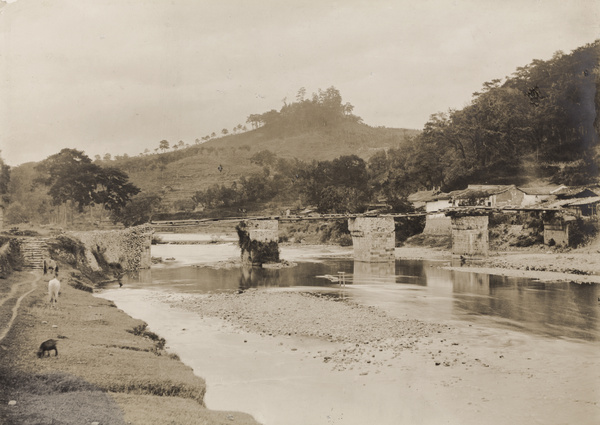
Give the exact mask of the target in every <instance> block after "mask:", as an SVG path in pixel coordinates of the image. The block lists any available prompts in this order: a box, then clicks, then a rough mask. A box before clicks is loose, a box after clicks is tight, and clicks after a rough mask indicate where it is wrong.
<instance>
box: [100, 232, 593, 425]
mask: <svg viewBox="0 0 600 425" xmlns="http://www.w3.org/2000/svg"><path fill="white" fill-rule="evenodd" d="M152 250H153V251H152V255H153V256H160V257H162V258H163V259H167V258H168V259H169V260H166V261H165V262H164V263H163V264H161V265H157V266H154V267H153V268H152V269H151V270H145V271H140V272H139V273H135V274H130V275H128V276H127V277H126V278H125V279H124V281H123V283H124V286H123V288H120V289H108V290H106V291H105V292H104V293H102V294H101V296H103V297H106V298H109V299H112V300H113V301H115V303H116V304H117V306H118V307H120V308H122V309H123V310H125V311H126V312H128V313H129V314H130V315H132V316H134V317H137V318H140V319H142V320H145V321H146V322H148V324H149V326H150V328H151V329H153V330H154V331H156V332H157V333H159V334H161V336H164V337H165V338H166V339H167V344H168V346H169V349H170V350H171V351H174V352H176V353H177V354H179V356H180V357H181V359H182V360H183V361H184V362H185V363H186V364H188V365H190V366H191V367H192V368H193V369H194V371H195V373H197V374H198V375H199V376H202V377H204V378H205V379H206V380H207V386H208V390H207V394H206V403H207V406H208V407H209V408H213V409H218V410H239V411H244V412H248V413H251V414H253V415H254V417H255V418H256V419H257V420H259V421H260V422H262V423H264V424H266V425H272V424H290V425H292V424H330V423H340V424H364V423H377V424H383V425H385V424H398V423H401V424H402V423H406V424H412V423H423V424H429V423H432V424H433V423H442V422H443V423H457V424H458V423H478V421H481V422H480V423H508V422H506V421H510V422H511V423H595V420H596V419H597V418H600V410H598V409H599V404H598V401H600V400H597V397H598V394H599V393H600V388H599V387H600V383H599V382H596V381H595V378H596V377H598V376H599V375H598V373H597V369H596V368H597V367H598V366H599V362H598V360H597V356H595V354H594V353H596V352H598V351H597V349H598V348H600V345H598V341H600V308H599V305H600V303H599V301H598V300H600V288H599V285H590V284H586V285H580V284H575V283H568V282H560V283H557V282H554V283H544V282H540V281H535V280H531V279H518V278H507V277H502V276H495V275H486V274H475V273H471V272H466V271H465V272H461V271H450V270H445V269H443V268H440V265H443V264H444V263H440V262H428V261H414V260H412V261H408V260H397V261H395V262H391V263H384V264H367V263H359V262H354V261H352V259H350V258H348V257H341V256H340V255H343V254H346V255H350V254H351V250H350V249H344V248H326V247H323V248H319V249H317V248H310V249H306V248H293V247H290V248H286V247H284V248H283V249H282V253H281V257H282V258H284V259H286V260H289V261H294V262H296V263H297V264H298V265H297V266H296V267H291V268H285V269H276V270H272V269H244V268H221V269H215V268H209V267H198V265H201V264H203V263H213V262H215V261H222V260H227V259H230V258H232V257H233V258H235V257H237V256H239V249H238V248H237V246H236V244H235V243H233V242H225V243H220V244H199V245H155V246H153V247H152ZM339 272H344V274H345V279H346V282H347V286H345V287H340V285H338V284H337V282H335V281H334V280H335V278H337V277H338V275H339ZM248 288H258V289H261V288H269V289H271V290H273V289H274V290H277V288H281V289H282V290H290V289H292V290H299V291H311V292H322V293H326V294H328V295H330V296H333V297H343V298H348V299H352V300H354V301H356V302H358V303H360V304H364V305H370V306H376V307H378V308H381V309H383V310H384V311H386V312H387V313H388V314H390V315H393V316H398V317H404V318H406V317H407V316H408V317H410V318H416V319H420V320H426V321H431V322H436V323H444V324H452V326H455V327H456V329H458V331H457V332H456V335H455V337H456V341H457V342H456V345H458V344H459V343H460V344H461V346H462V345H470V350H471V351H472V352H473V357H475V356H476V355H477V356H480V357H481V356H485V355H489V356H493V357H494V358H495V359H504V358H509V357H511V356H513V357H514V359H513V360H512V362H513V363H512V364H511V366H510V367H507V366H505V363H502V362H499V363H498V364H494V363H492V364H491V366H492V367H491V368H488V369H485V370H481V371H474V370H472V369H465V370H464V371H462V372H461V371H458V370H452V371H449V370H443V371H441V372H439V371H440V369H439V368H436V367H435V366H433V367H432V366H431V365H430V364H428V365H427V367H424V368H423V367H417V366H416V365H418V364H420V363H419V362H421V361H422V360H423V359H422V357H419V358H417V357H415V356H416V354H414V353H413V354H406V356H404V358H403V359H402V360H401V362H400V363H398V364H396V365H394V368H393V371H392V370H391V369H392V368H390V369H388V370H384V371H382V370H369V371H367V372H364V371H363V372H362V373H351V372H344V373H342V372H332V371H331V368H330V367H329V366H328V365H326V364H323V362H322V361H318V360H315V359H314V357H315V356H311V355H308V353H315V352H320V351H319V350H327V349H328V344H330V343H325V342H323V341H318V340H310V339H300V338H284V339H282V338H263V337H260V336H258V335H250V334H248V335H240V332H239V331H234V330H233V329H232V328H231V327H230V326H229V325H228V324H226V323H225V322H222V321H219V320H217V319H199V318H198V316H197V315H196V314H195V313H191V312H187V311H182V310H177V309H173V308H169V307H168V306H165V305H164V304H162V303H161V302H160V301H159V300H160V297H157V293H160V294H163V295H164V294H165V293H167V294H203V293H211V292H222V291H226V292H237V291H239V290H245V289H248ZM242 339H243V341H244V342H243V343H242V342H241V340H242ZM500 351H501V352H502V354H498V353H500ZM440 352H441V351H440ZM411 356H412V357H411ZM476 360H479V359H476ZM536 360H538V362H536V363H535V365H532V363H533V362H535V361H536ZM540 361H546V362H547V363H546V365H545V366H544V365H540V364H539V362H540ZM582 365H583V368H582ZM532 366H533V367H532ZM487 367H488V366H486V368H487ZM429 368H431V370H430V369H429ZM586 368H589V369H590V370H594V375H593V376H590V375H589V373H587V372H586V370H587V369H586ZM431 373H435V374H436V375H435V379H432V378H431V376H430V374H431ZM511 374H513V375H514V376H513V377H511V378H510V379H509V378H508V376H509V375H511ZM528 374H529V375H531V376H528ZM534 375H535V376H534ZM503 380H506V382H505V384H504V388H503V389H499V388H498V382H499V381H503ZM571 386H573V387H574V388H580V389H581V392H582V394H587V395H586V396H583V397H579V396H578V395H572V394H570V395H567V391H568V389H569V388H570V387H571ZM453 387H454V388H453ZM552 388H556V391H552V393H549V394H547V395H543V396H542V394H539V392H540V391H542V390H544V389H545V390H550V389H552ZM559 388H560V390H558V389H559ZM457 391H458V392H460V391H462V394H463V395H464V397H460V396H458V395H457V394H458V393H457ZM530 391H533V392H536V391H537V392H538V394H534V395H532V394H527V395H525V394H524V392H530ZM557 391H560V394H555V392H557ZM590 391H591V394H590ZM571 392H572V391H571ZM505 393H506V394H505ZM499 394H505V395H504V396H501V397H500V398H499ZM502 397H504V399H503V398H502ZM572 398H574V399H577V400H574V399H573V400H572ZM579 399H583V401H581V400H579ZM552 400H554V401H552ZM463 402H464V406H462V404H461V403H463ZM579 402H581V403H584V405H585V409H583V410H582V409H581V408H579V407H578V406H579V405H578V403H579ZM538 409H539V411H538ZM558 411H560V412H562V413H560V414H559V413H558ZM578 412H579V413H578ZM582 412H583V413H582ZM523 415H525V416H523ZM582 415H583V416H582ZM521 417H522V418H525V419H526V418H528V419H527V420H523V421H520V420H518V419H519V418H521ZM573 419H577V420H576V421H575V422H572V420H573ZM555 420H556V421H555ZM440 421H442V422H440ZM515 421H516V422H515ZM553 421H555V422H553Z"/></svg>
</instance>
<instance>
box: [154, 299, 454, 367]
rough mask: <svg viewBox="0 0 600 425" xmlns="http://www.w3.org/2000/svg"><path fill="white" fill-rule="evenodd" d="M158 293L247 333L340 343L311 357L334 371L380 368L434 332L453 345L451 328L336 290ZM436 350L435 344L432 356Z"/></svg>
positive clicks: (445, 361)
mask: <svg viewBox="0 0 600 425" xmlns="http://www.w3.org/2000/svg"><path fill="white" fill-rule="evenodd" d="M161 297H163V299H162V301H163V302H166V303H167V304H169V305H171V306H172V307H175V308H178V309H183V310H187V311H193V312H195V313H196V314H198V315H199V316H201V317H216V318H219V319H222V320H225V321H227V322H229V323H230V324H232V325H233V326H234V327H236V328H238V329H240V330H243V331H246V332H251V333H256V334H260V335H262V336H290V337H308V338H318V339H321V340H326V341H329V342H331V343H336V344H339V345H336V346H337V347H340V348H338V349H334V350H332V351H327V352H319V353H316V355H315V357H316V356H317V355H321V356H322V357H323V361H325V362H331V363H332V365H333V369H334V370H344V369H346V368H347V367H351V366H353V365H355V364H356V363H361V364H367V365H368V364H370V365H373V366H385V365H386V362H387V361H389V360H391V359H394V358H396V357H398V356H399V355H401V353H402V352H404V351H406V350H411V351H413V350H419V348H422V347H425V346H427V345H429V344H431V343H432V337H433V336H434V335H435V336H436V337H440V338H442V339H441V340H440V342H442V343H444V345H447V346H452V345H458V344H456V343H452V341H451V340H450V337H449V335H451V334H452V328H451V327H450V326H447V325H443V324H439V323H430V322H425V321H420V320H415V319H409V318H407V319H401V318H396V317H391V316H389V315H388V314H387V313H385V312H384V311H382V310H380V309H378V308H375V307H370V306H363V305H359V304H356V303H354V302H352V301H348V300H346V299H342V298H340V297H339V295H338V294H336V296H335V297H334V296H328V295H323V294H318V293H301V292H295V291H288V292H274V291H268V290H248V291H245V292H243V293H239V294H211V295H193V296H190V295H177V294H168V295H167V294H164V295H161ZM446 338H449V339H448V340H446ZM436 339H439V338H436ZM453 348H454V347H453ZM440 353H441V351H440V350H437V347H436V353H435V354H440ZM431 354H432V355H433V353H431ZM454 354H455V356H453V358H452V359H451V360H449V359H443V360H442V359H437V358H436V356H435V355H433V359H434V361H435V360H436V359H437V361H436V363H438V364H444V365H446V366H449V365H450V363H458V362H459V361H460V360H461V359H460V357H458V356H456V355H457V354H459V353H456V352H455V353H454ZM462 363H463V364H464V363H465V362H464V361H463V362H462Z"/></svg>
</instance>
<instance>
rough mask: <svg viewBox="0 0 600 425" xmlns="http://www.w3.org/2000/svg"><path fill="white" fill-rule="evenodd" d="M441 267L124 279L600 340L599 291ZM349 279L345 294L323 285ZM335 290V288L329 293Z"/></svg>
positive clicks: (323, 266)
mask: <svg viewBox="0 0 600 425" xmlns="http://www.w3.org/2000/svg"><path fill="white" fill-rule="evenodd" d="M439 265H440V264H439V263H430V262H424V261H396V262H390V263H372V264H370V263H361V262H353V261H351V260H348V259H331V258H329V259H323V261H322V262H310V263H299V264H298V266H297V267H293V268H286V269H275V270H273V269H261V268H232V269H213V268H209V267H190V266H185V267H157V268H153V269H151V270H141V271H139V272H138V273H135V274H129V275H128V276H126V277H125V278H124V284H125V286H126V287H127V286H128V287H132V288H136V287H140V288H141V287H143V288H151V289H157V290H161V291H168V292H180V293H208V292H222V291H230V292H237V291H240V290H241V291H244V290H247V289H249V288H262V287H293V286H297V287H306V286H310V287H313V288H319V287H323V288H327V292H328V293H333V294H334V295H335V294H337V295H336V296H339V297H345V296H348V297H351V298H354V299H355V300H357V301H359V302H369V303H375V304H378V305H381V306H384V307H385V308H386V309H388V311H391V312H394V311H395V312H397V313H398V314H403V315H406V314H409V315H415V316H417V315H419V314H420V317H423V318H427V319H430V320H439V321H444V320H448V319H458V320H470V321H484V322H485V323H486V324H490V323H492V324H494V325H499V326H510V327H512V328H517V329H521V330H523V331H524V332H530V333H535V334H542V335H551V336H554V337H570V338H580V339H586V340H600V325H599V322H600V308H599V305H600V304H599V303H598V301H597V300H598V297H600V290H599V287H600V285H594V284H584V285H579V284H576V283H568V282H554V283H544V282H539V281H534V280H530V279H518V278H508V277H502V276H495V275H485V274H478V273H471V272H468V271H450V270H445V269H442V268H440V267H439ZM338 272H344V273H345V276H346V280H347V283H348V284H349V285H348V286H347V287H340V286H339V285H338V284H337V282H332V281H331V280H328V279H324V278H323V276H326V275H330V276H338ZM332 289H334V290H333V291H332Z"/></svg>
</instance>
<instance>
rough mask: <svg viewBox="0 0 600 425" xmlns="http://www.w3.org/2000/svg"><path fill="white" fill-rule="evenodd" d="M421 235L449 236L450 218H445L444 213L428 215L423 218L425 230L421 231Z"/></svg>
mask: <svg viewBox="0 0 600 425" xmlns="http://www.w3.org/2000/svg"><path fill="white" fill-rule="evenodd" d="M423 234H426V235H451V234H452V219H451V218H450V217H446V216H445V215H444V213H440V214H430V215H428V216H427V217H426V218H425V229H423Z"/></svg>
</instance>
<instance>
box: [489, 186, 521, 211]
mask: <svg viewBox="0 0 600 425" xmlns="http://www.w3.org/2000/svg"><path fill="white" fill-rule="evenodd" d="M524 195H525V194H524V193H523V192H521V191H520V190H519V189H516V188H513V189H509V190H507V191H506V192H502V193H498V194H497V195H493V196H492V197H491V198H492V207H506V206H511V207H518V206H521V205H522V204H523V198H524Z"/></svg>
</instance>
